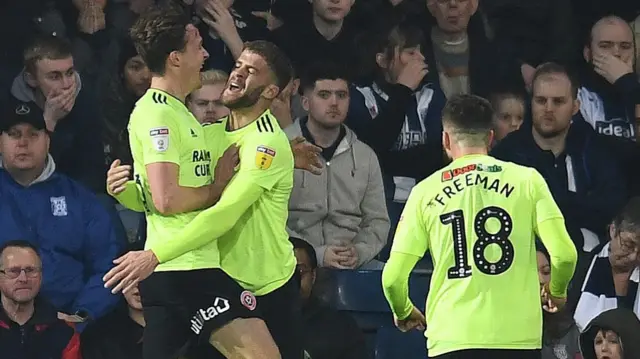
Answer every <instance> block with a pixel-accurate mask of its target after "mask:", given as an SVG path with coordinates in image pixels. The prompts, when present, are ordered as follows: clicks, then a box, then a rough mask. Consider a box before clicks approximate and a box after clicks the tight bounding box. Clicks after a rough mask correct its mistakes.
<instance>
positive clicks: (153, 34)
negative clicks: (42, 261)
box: [129, 5, 190, 75]
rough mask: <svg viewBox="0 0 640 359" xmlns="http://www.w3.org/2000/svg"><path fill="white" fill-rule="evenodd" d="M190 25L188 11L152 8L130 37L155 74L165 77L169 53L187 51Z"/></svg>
mask: <svg viewBox="0 0 640 359" xmlns="http://www.w3.org/2000/svg"><path fill="white" fill-rule="evenodd" d="M189 23H190V21H189V18H188V17H187V16H186V15H185V14H184V12H182V10H181V9H180V8H178V7H176V6H171V5H168V6H161V7H155V8H151V9H150V10H149V11H147V12H145V13H144V14H142V15H140V17H139V18H138V20H136V22H135V23H134V24H133V26H132V27H131V30H130V31H129V34H130V35H131V39H132V40H133V43H134V45H135V47H136V50H137V51H138V53H139V54H140V56H142V59H143V60H144V62H145V63H146V64H147V67H149V71H151V73H153V74H156V75H164V73H165V70H166V68H165V67H166V62H167V58H168V57H169V54H171V53H172V52H173V51H183V50H184V49H185V46H186V44H187V37H186V27H187V25H189Z"/></svg>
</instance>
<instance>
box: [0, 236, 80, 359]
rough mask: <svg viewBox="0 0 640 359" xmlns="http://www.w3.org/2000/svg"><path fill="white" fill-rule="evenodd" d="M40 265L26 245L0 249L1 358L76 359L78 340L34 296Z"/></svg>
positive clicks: (34, 251)
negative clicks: (0, 300) (0, 301)
mask: <svg viewBox="0 0 640 359" xmlns="http://www.w3.org/2000/svg"><path fill="white" fill-rule="evenodd" d="M41 284H42V262H41V261H40V257H39V256H38V251H37V249H36V248H35V247H34V246H33V245H32V244H31V243H29V242H27V241H22V240H14V241H9V242H5V243H4V244H3V245H2V246H0V298H1V299H2V303H1V306H0V308H1V309H2V310H1V311H0V348H2V349H1V350H2V358H3V359H25V358H51V359H80V358H81V356H80V337H79V335H78V333H76V332H75V330H74V329H73V327H72V326H70V325H69V324H67V323H65V322H64V321H62V320H60V319H58V316H57V314H56V310H55V309H54V308H53V307H52V306H51V305H49V304H48V303H47V302H46V300H44V299H43V298H41V297H40V296H38V292H39V291H40V285H41Z"/></svg>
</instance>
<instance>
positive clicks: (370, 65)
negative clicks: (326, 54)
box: [361, 19, 424, 79]
mask: <svg viewBox="0 0 640 359" xmlns="http://www.w3.org/2000/svg"><path fill="white" fill-rule="evenodd" d="M370 39H371V40H369V41H372V43H371V45H369V46H368V47H369V50H367V49H366V48H367V46H366V45H365V50H364V51H362V54H361V56H362V57H363V58H362V59H361V63H362V64H363V65H364V66H363V69H362V74H361V75H362V76H364V75H371V74H373V75H374V76H375V77H376V78H377V79H384V72H385V71H384V69H382V68H380V66H379V65H378V63H377V59H376V57H377V54H383V55H384V57H385V59H386V61H387V63H386V65H387V66H389V65H391V62H392V61H393V60H394V59H395V55H396V51H398V52H402V51H403V50H404V49H408V48H412V47H417V46H421V45H424V34H423V32H422V30H421V29H420V28H419V27H418V26H416V25H415V24H414V23H413V22H411V21H409V20H404V19H391V20H388V21H386V23H385V24H383V25H382V26H381V27H380V28H379V30H377V31H376V32H375V33H374V34H372V35H371V38H370ZM422 51H423V53H424V49H422Z"/></svg>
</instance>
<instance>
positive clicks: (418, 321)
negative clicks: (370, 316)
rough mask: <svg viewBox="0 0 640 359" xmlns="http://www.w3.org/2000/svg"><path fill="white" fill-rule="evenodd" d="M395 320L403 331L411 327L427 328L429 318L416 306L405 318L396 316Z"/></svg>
mask: <svg viewBox="0 0 640 359" xmlns="http://www.w3.org/2000/svg"><path fill="white" fill-rule="evenodd" d="M394 321H395V323H396V327H398V329H400V331H402V332H408V331H410V330H411V329H418V330H425V329H426V328H427V320H426V319H425V317H424V314H422V312H421V311H420V310H419V309H418V308H416V307H413V310H412V311H411V314H409V316H408V317H406V318H405V319H402V320H400V319H398V318H394Z"/></svg>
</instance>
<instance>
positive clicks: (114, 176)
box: [107, 160, 131, 196]
mask: <svg viewBox="0 0 640 359" xmlns="http://www.w3.org/2000/svg"><path fill="white" fill-rule="evenodd" d="M130 177H131V166H129V165H123V164H121V163H120V160H115V161H113V163H111V167H109V171H107V192H108V193H109V194H110V195H112V196H117V195H119V194H120V193H122V192H123V191H124V190H125V188H126V187H127V181H129V178H130Z"/></svg>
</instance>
